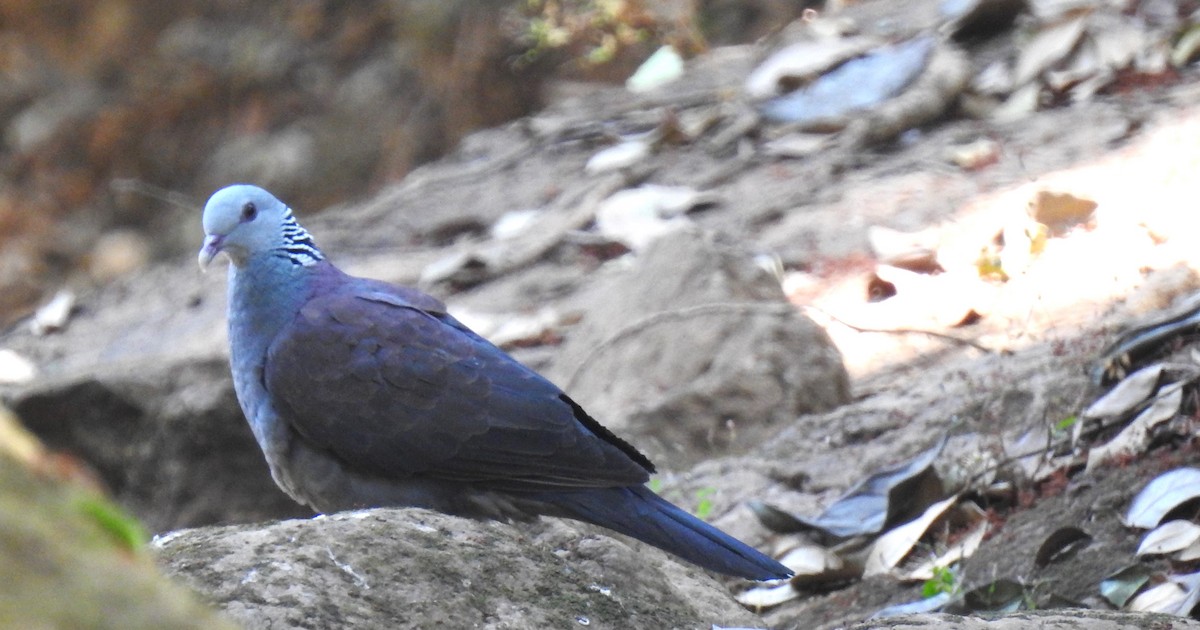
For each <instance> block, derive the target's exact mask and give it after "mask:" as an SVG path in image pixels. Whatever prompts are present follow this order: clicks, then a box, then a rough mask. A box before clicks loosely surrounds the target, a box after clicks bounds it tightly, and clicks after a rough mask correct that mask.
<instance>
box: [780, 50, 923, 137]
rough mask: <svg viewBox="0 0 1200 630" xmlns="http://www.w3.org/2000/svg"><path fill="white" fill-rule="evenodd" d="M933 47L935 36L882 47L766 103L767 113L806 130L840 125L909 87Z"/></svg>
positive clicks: (919, 72)
mask: <svg viewBox="0 0 1200 630" xmlns="http://www.w3.org/2000/svg"><path fill="white" fill-rule="evenodd" d="M934 46H935V40H934V38H932V37H918V38H915V39H911V40H909V41H906V42H901V43H898V44H890V45H887V46H880V47H879V48H876V49H874V50H872V51H871V52H870V53H868V54H866V55H864V56H862V57H859V58H857V59H852V60H850V61H847V62H846V63H843V64H842V65H840V66H838V67H837V68H836V69H834V70H832V71H830V72H828V73H826V74H824V75H822V76H821V77H820V78H818V79H816V80H814V81H813V82H812V83H810V84H808V85H807V86H805V87H803V88H801V89H799V90H796V91H795V92H792V93H791V94H787V95H785V96H781V97H779V98H776V99H772V100H770V101H767V102H766V103H764V104H763V106H762V113H763V115H764V116H766V117H767V118H770V119H772V120H775V121H778V122H788V123H798V124H801V125H804V126H805V127H807V128H829V127H841V126H843V125H844V124H845V122H846V121H845V117H846V116H848V115H849V114H851V113H853V112H856V111H859V110H862V109H866V108H869V107H873V106H875V105H877V104H879V103H881V102H883V101H884V100H887V99H888V98H891V97H892V96H895V95H897V94H899V93H900V92H901V91H903V90H904V88H906V87H908V85H909V84H910V83H912V81H913V80H914V79H916V78H917V77H918V76H919V75H920V74H921V72H922V71H923V70H924V69H925V63H926V61H927V60H928V58H929V55H930V53H931V52H933V48H934Z"/></svg>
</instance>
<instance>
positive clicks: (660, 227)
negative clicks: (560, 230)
mask: <svg viewBox="0 0 1200 630" xmlns="http://www.w3.org/2000/svg"><path fill="white" fill-rule="evenodd" d="M715 202H716V198H715V197H714V196H713V195H712V194H709V193H701V192H698V191H696V190H694V189H692V188H688V187H686V186H660V185H656V184H646V185H643V186H639V187H637V188H630V189H626V190H621V191H617V192H616V193H614V194H613V195H612V196H610V197H609V198H608V199H605V200H604V201H603V202H601V204H600V207H599V208H597V209H596V230H597V231H598V232H599V233H600V234H602V235H604V236H605V237H607V238H610V239H612V240H614V241H617V242H618V243H622V244H624V245H626V246H628V247H629V248H630V249H632V250H634V251H637V250H639V249H642V248H644V247H645V246H646V245H649V244H650V243H651V242H652V241H654V240H655V239H658V238H659V237H661V236H663V235H665V234H669V233H671V232H674V231H676V230H679V229H682V228H684V227H686V226H688V225H691V223H692V221H691V219H689V218H687V217H686V216H684V215H685V213H687V212H688V211H689V210H692V209H693V208H697V207H700V206H704V205H710V204H712V203H715Z"/></svg>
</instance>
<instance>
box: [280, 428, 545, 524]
mask: <svg viewBox="0 0 1200 630" xmlns="http://www.w3.org/2000/svg"><path fill="white" fill-rule="evenodd" d="M271 468H272V470H271V472H272V475H273V476H274V477H275V483H276V484H278V485H279V487H280V488H281V489H283V491H284V492H286V493H287V494H288V495H290V496H291V497H292V498H293V499H295V500H296V501H298V502H300V503H303V504H305V505H308V506H309V507H311V508H313V509H314V510H316V511H318V512H321V513H324V514H328V513H332V512H340V511H344V510H358V509H365V508H374V507H396V508H400V507H418V508H425V509H428V510H434V511H437V512H442V513H445V514H454V515H458V516H465V517H469V518H482V519H495V520H503V521H512V520H529V519H531V518H534V517H536V516H537V515H538V514H541V513H544V512H545V510H544V509H542V507H543V506H541V505H540V504H538V503H534V502H528V501H524V500H522V499H521V497H519V496H514V495H510V494H507V493H503V492H493V491H490V490H487V489H481V488H477V487H474V486H471V485H469V484H463V483H456V482H450V481H445V480H438V479H430V478H424V477H420V476H412V477H404V478H395V477H386V478H385V477H381V476H377V475H371V474H367V473H364V472H361V471H356V470H351V469H349V468H348V467H347V466H346V465H345V464H344V463H343V462H342V461H341V460H340V459H338V458H337V457H336V456H334V455H333V454H331V453H329V452H328V451H325V450H319V449H315V448H312V447H311V446H310V445H309V444H307V443H306V442H305V441H304V439H303V438H300V437H296V438H295V439H293V441H292V444H291V448H290V449H289V452H288V456H287V458H286V463H285V464H284V465H282V466H278V467H276V466H274V465H273V466H272V467H271Z"/></svg>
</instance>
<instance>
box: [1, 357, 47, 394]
mask: <svg viewBox="0 0 1200 630" xmlns="http://www.w3.org/2000/svg"><path fill="white" fill-rule="evenodd" d="M37 373H38V371H37V367H36V366H35V365H34V364H33V362H32V361H30V360H29V359H26V358H25V357H23V356H21V355H19V354H17V353H16V352H15V351H13V350H8V349H0V383H7V384H10V385H20V384H21V383H28V382H29V381H32V380H33V379H34V378H36V377H37Z"/></svg>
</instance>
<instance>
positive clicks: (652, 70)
mask: <svg viewBox="0 0 1200 630" xmlns="http://www.w3.org/2000/svg"><path fill="white" fill-rule="evenodd" d="M682 76H683V57H680V56H679V53H678V52H676V51H675V48H674V47H673V46H671V45H669V44H668V45H666V46H663V47H661V48H659V49H658V50H656V51H654V54H653V55H650V57H649V58H647V59H646V60H645V61H643V62H642V65H640V66H638V69H637V70H635V71H634V73H633V75H631V76H630V77H629V78H628V79H626V80H625V89H627V90H629V91H630V92H634V93H642V92H649V91H650V90H653V89H655V88H657V87H661V86H664V85H666V84H668V83H670V82H672V81H675V80H677V79H679V78H680V77H682Z"/></svg>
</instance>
